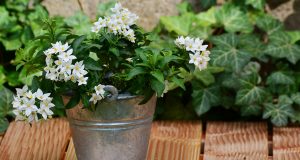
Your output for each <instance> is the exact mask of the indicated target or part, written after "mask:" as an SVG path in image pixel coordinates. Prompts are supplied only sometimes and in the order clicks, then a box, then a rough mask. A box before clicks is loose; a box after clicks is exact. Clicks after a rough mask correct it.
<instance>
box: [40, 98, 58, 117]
mask: <svg viewBox="0 0 300 160" xmlns="http://www.w3.org/2000/svg"><path fill="white" fill-rule="evenodd" d="M54 106H55V105H54V104H53V103H51V100H49V99H48V100H44V101H42V102H41V104H40V109H39V110H38V113H39V114H41V115H42V116H43V118H44V119H47V117H49V116H52V115H53V112H52V111H51V110H50V108H52V107H54Z"/></svg>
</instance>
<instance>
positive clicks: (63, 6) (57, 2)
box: [42, 0, 81, 17]
mask: <svg viewBox="0 0 300 160" xmlns="http://www.w3.org/2000/svg"><path fill="white" fill-rule="evenodd" d="M42 5H44V6H45V7H46V8H47V10H48V11H49V14H50V16H56V15H59V16H64V17H68V16H72V15H74V13H75V12H77V11H80V10H81V9H80V6H79V4H78V1H77V0H44V1H43V2H42Z"/></svg>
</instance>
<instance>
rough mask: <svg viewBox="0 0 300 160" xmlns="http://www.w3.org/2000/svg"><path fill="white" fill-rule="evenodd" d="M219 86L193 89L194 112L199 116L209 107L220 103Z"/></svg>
mask: <svg viewBox="0 0 300 160" xmlns="http://www.w3.org/2000/svg"><path fill="white" fill-rule="evenodd" d="M219 93H220V87H218V86H212V87H209V88H203V89H194V91H193V94H192V97H193V105H194V106H195V111H196V113H197V114H198V115H199V116H200V115H202V114H204V113H206V112H207V111H209V110H210V108H211V107H213V106H216V105H219V104H220V97H221V96H220V95H219Z"/></svg>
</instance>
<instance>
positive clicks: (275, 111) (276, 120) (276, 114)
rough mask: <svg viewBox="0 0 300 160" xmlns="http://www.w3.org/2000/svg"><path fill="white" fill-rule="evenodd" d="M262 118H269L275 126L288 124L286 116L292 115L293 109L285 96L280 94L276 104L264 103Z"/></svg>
mask: <svg viewBox="0 0 300 160" xmlns="http://www.w3.org/2000/svg"><path fill="white" fill-rule="evenodd" d="M264 106H265V110H264V113H263V118H264V119H267V118H270V119H271V122H272V123H273V124H274V125H276V126H284V125H287V124H288V118H291V117H293V116H294V110H293V108H292V107H291V103H290V102H289V100H287V97H286V96H280V97H279V102H278V104H272V103H266V104H264Z"/></svg>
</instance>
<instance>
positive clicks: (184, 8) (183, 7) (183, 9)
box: [176, 1, 190, 14]
mask: <svg viewBox="0 0 300 160" xmlns="http://www.w3.org/2000/svg"><path fill="white" fill-rule="evenodd" d="M176 7H177V10H178V11H179V13H180V14H185V13H188V12H189V7H190V4H189V3H188V2H186V1H184V2H182V3H179V4H177V6H176Z"/></svg>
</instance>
